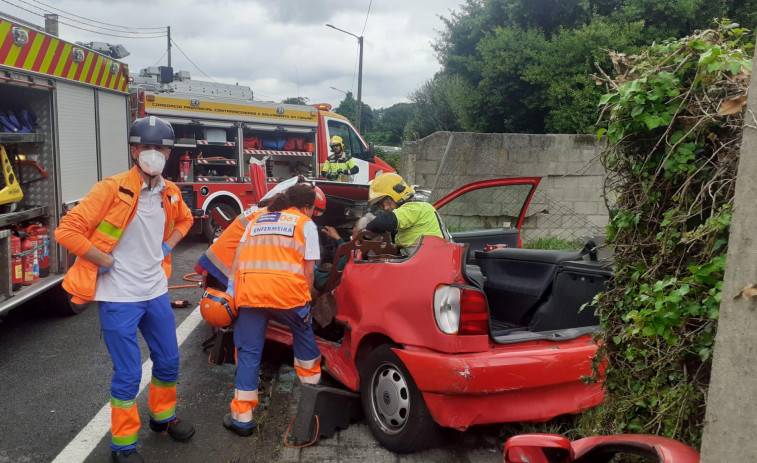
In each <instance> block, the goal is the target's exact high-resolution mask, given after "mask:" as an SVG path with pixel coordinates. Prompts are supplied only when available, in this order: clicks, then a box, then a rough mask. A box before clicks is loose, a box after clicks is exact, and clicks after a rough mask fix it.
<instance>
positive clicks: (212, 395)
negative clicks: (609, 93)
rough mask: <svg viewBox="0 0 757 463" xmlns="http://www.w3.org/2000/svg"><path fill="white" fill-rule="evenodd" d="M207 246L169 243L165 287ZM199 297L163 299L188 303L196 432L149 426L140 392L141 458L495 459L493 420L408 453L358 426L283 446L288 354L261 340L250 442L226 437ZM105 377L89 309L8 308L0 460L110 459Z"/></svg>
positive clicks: (188, 401)
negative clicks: (183, 436)
mask: <svg viewBox="0 0 757 463" xmlns="http://www.w3.org/2000/svg"><path fill="white" fill-rule="evenodd" d="M206 248H207V244H206V243H204V242H203V241H202V240H201V239H200V238H199V237H198V236H197V235H195V236H190V237H188V238H187V239H185V240H184V241H183V242H182V243H180V244H179V246H177V249H176V250H175V251H174V275H173V277H172V278H171V282H170V284H171V285H178V284H186V282H183V281H182V276H183V275H185V274H188V273H191V272H193V267H194V264H195V263H196V262H197V258H198V257H199V255H200V254H201V253H202V252H203V251H204V250H205V249H206ZM201 295H202V292H201V290H200V289H199V288H185V289H176V290H171V299H173V300H177V299H188V300H189V301H190V305H189V307H188V308H185V309H174V313H175V315H176V325H177V327H178V330H179V331H178V332H179V336H180V338H181V337H185V338H186V339H185V340H184V342H183V343H182V344H181V347H180V350H181V366H180V376H179V384H178V395H179V403H178V407H177V415H178V417H179V418H181V419H184V420H187V421H189V422H192V423H193V424H194V425H195V428H196V430H197V433H196V435H195V437H194V438H193V439H192V440H191V441H190V442H188V443H176V442H172V441H171V439H170V438H169V437H167V436H163V435H162V434H160V433H154V432H151V431H150V430H149V428H148V427H147V425H146V423H145V422H146V421H147V393H146V391H144V392H143V393H141V394H140V396H139V398H138V407H139V411H140V417H142V419H143V426H142V429H141V431H140V446H139V451H140V453H141V454H142V455H143V456H144V457H145V459H146V460H147V461H158V462H173V461H180V462H183V463H187V462H246V461H322V460H330V461H345V462H348V461H362V460H365V459H366V458H372V459H374V460H376V459H378V460H379V461H403V462H404V461H471V462H472V461H476V462H478V461H492V462H494V461H502V460H501V458H502V453H501V452H502V450H501V449H502V445H503V443H504V440H505V438H506V434H507V430H504V428H502V427H497V426H489V427H479V428H474V429H472V430H469V431H468V432H466V433H458V432H450V433H449V434H448V436H447V438H446V439H445V444H444V447H443V448H440V449H434V450H432V451H431V452H432V453H423V454H416V455H410V456H398V455H394V454H392V453H391V452H388V451H386V450H385V449H383V448H380V447H379V446H378V444H377V443H375V440H373V438H372V436H371V435H370V431H369V430H368V428H367V426H365V423H360V422H358V423H356V424H354V425H353V426H351V427H350V429H349V430H347V431H342V432H341V433H338V435H337V436H335V437H334V438H331V439H324V440H322V441H321V442H319V444H318V445H316V446H314V447H309V448H305V449H302V450H296V451H295V450H291V449H287V448H285V447H284V446H283V444H282V440H283V436H284V434H285V432H286V428H287V426H288V425H289V422H290V420H291V419H292V417H293V416H294V415H293V413H294V412H295V411H296V401H297V397H298V392H299V391H298V390H297V388H298V385H297V379H296V375H294V374H293V373H292V370H291V367H290V365H291V359H292V353H291V351H290V350H287V349H283V348H277V347H276V346H266V353H265V354H264V364H263V369H262V372H261V378H262V382H261V405H260V407H259V408H258V409H257V410H256V420H257V422H258V428H257V432H256V433H255V434H254V435H253V437H251V438H240V437H238V436H236V435H233V434H232V433H230V432H228V431H226V430H225V429H223V427H222V426H221V420H222V418H223V415H224V414H225V413H227V411H228V404H229V401H230V399H231V398H232V396H233V387H234V386H233V385H234V366H233V365H231V364H225V365H221V366H217V365H211V364H209V363H208V353H207V352H205V351H203V349H202V347H201V345H202V342H203V341H204V340H206V339H207V338H208V337H209V335H210V334H211V331H210V328H209V327H208V326H207V325H205V324H204V322H202V321H201V320H200V321H199V323H197V321H198V317H199V311H195V307H196V306H197V302H198V301H199V299H200V297H201ZM140 340H141V338H140ZM141 347H142V357H143V361H145V360H148V350H147V347H146V345H145V344H144V342H143V341H141ZM111 374H112V366H111V362H110V357H109V355H108V353H107V351H106V349H105V345H104V343H103V342H102V339H101V336H100V328H99V320H98V315H97V312H96V310H87V311H85V312H83V313H81V314H79V315H76V316H70V317H60V316H55V315H53V314H52V313H51V310H50V307H46V306H45V305H43V304H41V303H40V302H39V301H32V302H30V303H29V304H26V305H25V306H22V307H18V308H16V309H15V310H13V311H11V312H10V313H9V314H8V315H7V316H6V317H5V318H4V319H2V320H1V321H0V378H2V379H0V401H1V403H2V406H1V407H0V410H1V411H2V414H1V415H0V463H6V462H14V463H16V462H35V463H36V462H49V461H62V462H66V463H68V462H73V461H87V462H104V461H109V457H110V450H109V442H110V434H109V432H108V426H109V423H110V421H109V419H110V418H109V417H110V414H109V407H106V405H107V403H108V399H109V396H110V394H109V384H110V376H111ZM147 376H148V379H149V375H147ZM143 379H144V378H143ZM340 436H341V437H340ZM319 447H320V448H319ZM329 452H330V453H329ZM56 458H57V460H56Z"/></svg>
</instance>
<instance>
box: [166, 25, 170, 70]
mask: <svg viewBox="0 0 757 463" xmlns="http://www.w3.org/2000/svg"><path fill="white" fill-rule="evenodd" d="M166 29H168V67H169V68H170V67H171V26H166Z"/></svg>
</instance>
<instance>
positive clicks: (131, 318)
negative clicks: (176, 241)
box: [99, 293, 179, 450]
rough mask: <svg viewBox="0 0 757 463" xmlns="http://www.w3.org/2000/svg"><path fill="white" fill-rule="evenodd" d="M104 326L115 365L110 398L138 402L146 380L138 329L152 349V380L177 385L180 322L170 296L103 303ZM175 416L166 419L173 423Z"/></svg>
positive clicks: (121, 447)
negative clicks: (172, 307)
mask: <svg viewBox="0 0 757 463" xmlns="http://www.w3.org/2000/svg"><path fill="white" fill-rule="evenodd" d="M99 312H100V326H101V328H102V332H103V339H104V340H105V345H106V347H107V348H108V352H109V353H110V357H111V360H112V361H113V376H112V378H111V382H110V395H111V397H112V399H116V400H118V401H131V400H134V399H136V397H137V393H138V392H139V383H140V381H141V379H142V355H141V352H140V350H139V341H138V339H137V329H139V330H140V331H141V332H142V336H143V337H144V338H145V341H146V342H147V346H148V347H149V349H150V359H151V360H152V362H153V367H152V376H153V378H155V379H157V380H159V381H161V382H163V383H175V382H176V380H177V379H178V377H179V345H178V342H177V339H176V321H175V318H174V314H173V310H172V309H171V300H170V299H169V297H168V293H166V294H163V295H162V296H159V297H156V298H155V299H151V300H149V301H142V302H100V303H99ZM174 418H175V414H173V416H170V417H164V418H163V419H161V420H160V421H161V422H166V421H170V420H172V419H174ZM136 444H137V443H136V442H134V444H133V445H125V446H119V445H115V444H111V448H112V449H113V450H123V449H126V448H133V447H135V446H136Z"/></svg>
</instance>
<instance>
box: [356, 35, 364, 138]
mask: <svg viewBox="0 0 757 463" xmlns="http://www.w3.org/2000/svg"><path fill="white" fill-rule="evenodd" d="M357 43H358V44H359V45H360V64H359V65H358V71H357V116H356V117H355V119H356V120H355V125H356V126H357V133H360V110H361V109H362V108H361V106H362V105H361V102H362V97H363V36H362V35H361V36H360V37H358V38H357Z"/></svg>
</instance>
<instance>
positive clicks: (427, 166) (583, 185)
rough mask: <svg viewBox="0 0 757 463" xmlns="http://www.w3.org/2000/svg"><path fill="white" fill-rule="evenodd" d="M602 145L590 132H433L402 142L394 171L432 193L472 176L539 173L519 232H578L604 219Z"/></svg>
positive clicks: (592, 230) (596, 228)
mask: <svg viewBox="0 0 757 463" xmlns="http://www.w3.org/2000/svg"><path fill="white" fill-rule="evenodd" d="M450 140H451V142H450ZM603 148H604V143H598V142H597V138H596V137H595V136H593V135H526V134H506V133H505V134H499V133H452V132H437V133H434V134H433V135H430V136H428V137H426V138H424V139H422V140H418V141H414V142H405V143H403V145H402V166H401V168H400V173H401V174H402V175H403V176H404V177H405V178H406V180H407V181H408V183H411V184H416V185H419V186H420V187H421V188H425V189H433V191H432V200H436V199H439V198H441V197H442V196H443V195H444V194H446V193H449V192H450V191H453V190H454V189H456V188H458V187H460V186H462V185H465V184H467V183H470V182H473V181H476V180H484V179H490V178H500V177H541V178H542V181H541V184H540V185H539V188H538V189H537V193H536V195H535V197H534V199H533V200H532V202H531V206H530V207H529V210H528V213H527V219H526V222H525V223H524V228H523V232H524V233H523V235H524V239H527V238H531V239H533V238H538V237H542V236H554V237H557V238H561V239H580V237H581V235H596V234H602V233H603V231H604V227H605V226H606V225H607V221H608V212H607V207H606V206H605V200H604V196H603V184H604V180H605V176H606V175H605V170H604V168H603V167H602V164H601V162H600V158H599V154H600V153H601V151H602V149H603ZM445 152H446V156H445ZM437 174H438V175H437Z"/></svg>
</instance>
